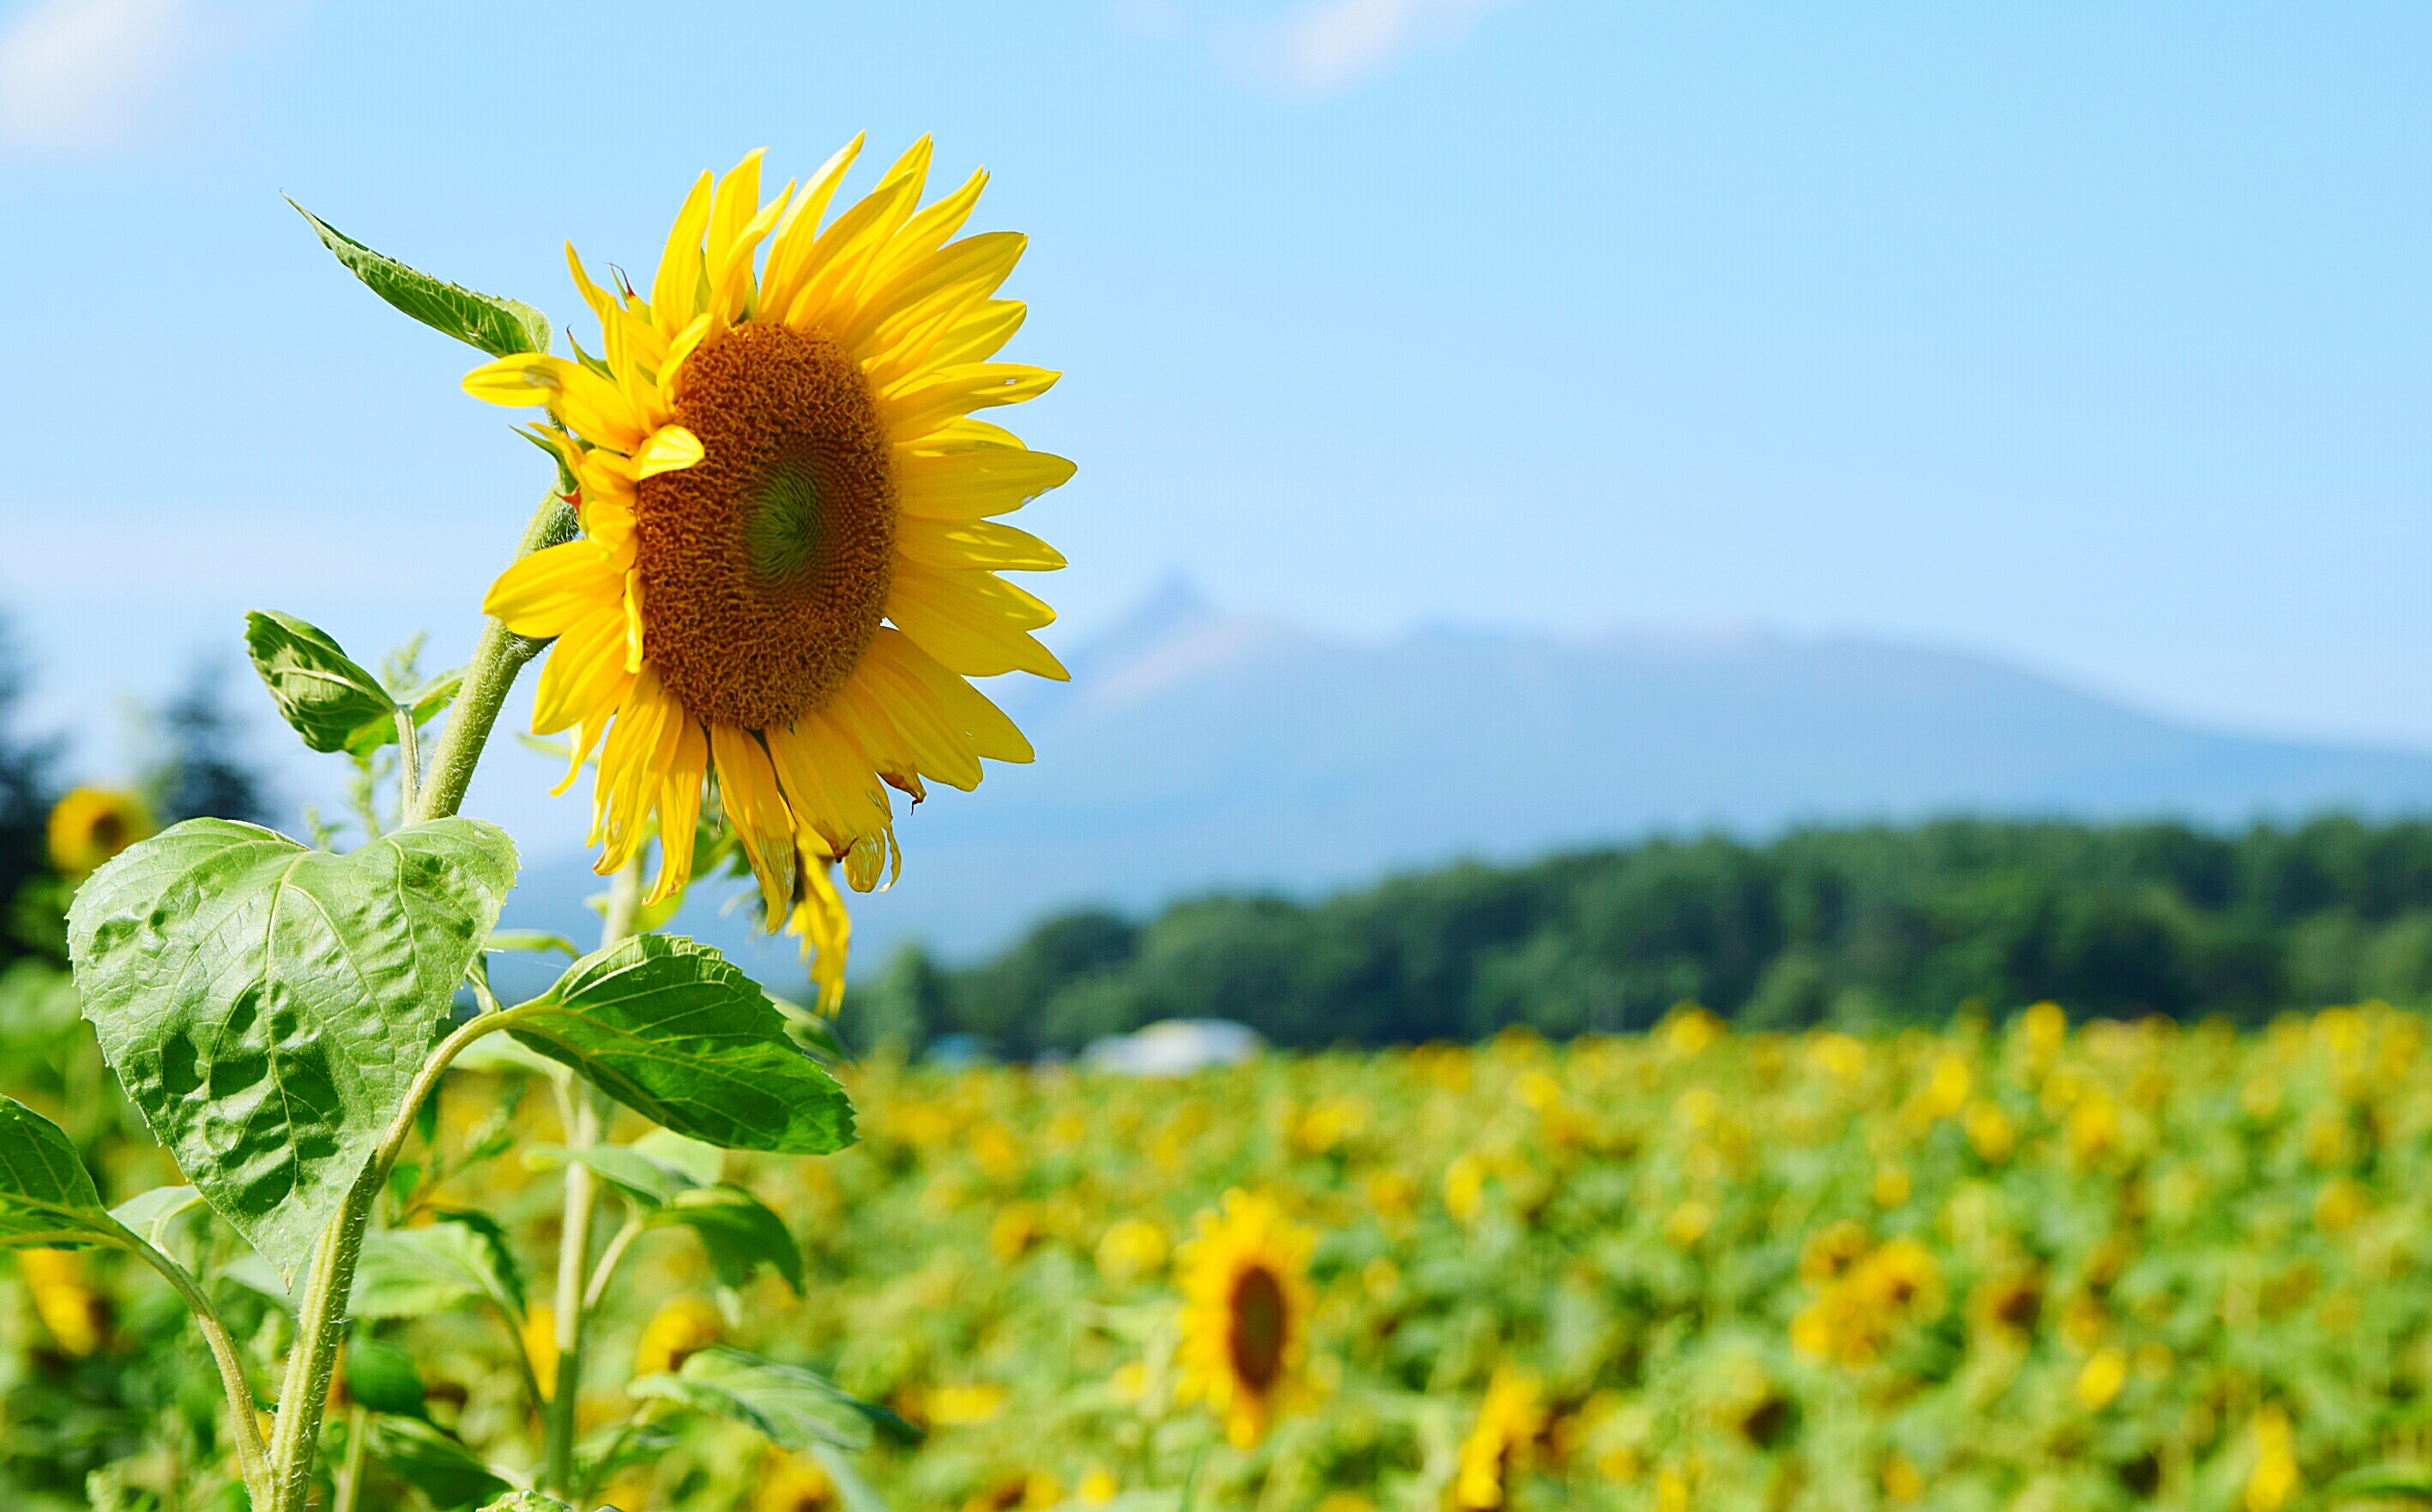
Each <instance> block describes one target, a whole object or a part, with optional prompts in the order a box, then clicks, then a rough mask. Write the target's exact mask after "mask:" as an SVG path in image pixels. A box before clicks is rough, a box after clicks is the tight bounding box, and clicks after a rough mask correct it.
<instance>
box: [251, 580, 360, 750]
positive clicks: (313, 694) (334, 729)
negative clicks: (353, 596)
mask: <svg viewBox="0 0 2432 1512" xmlns="http://www.w3.org/2000/svg"><path fill="white" fill-rule="evenodd" d="M245 650H246V651H247V652H249V653H250V654H251V655H252V657H253V669H254V670H255V671H257V672H259V673H261V674H262V682H263V684H264V685H265V686H267V687H268V688H269V689H270V697H271V698H272V700H273V701H275V702H276V703H277V704H278V705H279V714H280V715H282V716H283V717H284V718H285V719H286V721H287V722H288V723H289V724H290V725H293V726H294V727H295V728H296V733H297V734H299V735H301V736H303V737H304V744H305V745H307V746H310V747H311V748H312V749H314V750H317V751H338V750H351V751H354V752H356V753H357V754H363V753H367V752H370V751H375V750H378V749H380V747H382V746H384V745H387V744H388V743H390V742H391V741H394V740H396V739H397V700H395V699H394V698H391V697H389V696H388V690H387V689H385V688H383V687H381V686H380V679H378V678H376V677H374V676H372V675H371V673H369V672H367V671H365V670H364V669H363V667H362V666H361V665H360V664H357V663H356V662H355V661H353V660H352V659H351V658H349V657H348V656H347V655H346V652H345V651H344V650H343V649H341V648H340V647H339V646H338V643H337V642H336V641H334V640H331V639H330V638H329V635H328V634H326V633H324V632H323V631H322V630H318V629H316V628H314V627H313V626H311V625H308V624H306V623H305V622H304V621H302V620H300V619H297V618H296V616H294V615H293V614H281V613H275V612H273V611H270V610H265V609H257V610H253V611H251V612H250V613H247V614H246V615H245Z"/></svg>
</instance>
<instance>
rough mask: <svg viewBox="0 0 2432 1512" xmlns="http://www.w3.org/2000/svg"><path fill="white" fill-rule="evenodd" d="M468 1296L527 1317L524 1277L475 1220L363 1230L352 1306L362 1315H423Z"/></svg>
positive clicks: (509, 1314)
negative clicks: (478, 1227)
mask: <svg viewBox="0 0 2432 1512" xmlns="http://www.w3.org/2000/svg"><path fill="white" fill-rule="evenodd" d="M465 1302H487V1303H489V1304H491V1305H494V1306H496V1307H497V1308H498V1310H499V1311H500V1312H502V1313H504V1314H506V1315H507V1317H508V1318H510V1319H521V1318H522V1317H523V1312H524V1296H523V1284H522V1279H521V1277H520V1276H519V1275H518V1274H517V1273H516V1271H515V1263H514V1260H513V1258H512V1256H509V1255H506V1254H504V1253H503V1252H502V1249H501V1247H500V1246H499V1245H498V1244H497V1243H496V1241H494V1240H493V1239H492V1238H491V1237H490V1236H489V1235H485V1234H482V1233H481V1232H480V1231H479V1230H477V1229H476V1228H474V1227H473V1226H472V1225H470V1224H465V1223H431V1224H426V1225H424V1226H422V1227H420V1228H412V1229H375V1230H373V1231H372V1232H371V1233H369V1234H366V1235H363V1259H362V1262H361V1264H360V1265H359V1266H358V1268H357V1269H356V1271H355V1298H354V1304H353V1307H352V1309H351V1310H352V1312H353V1313H354V1315H355V1316H356V1317H357V1318H375V1319H377V1318H424V1317H428V1316H429V1315H431V1314H432V1313H436V1312H444V1311H446V1310H447V1309H448V1308H450V1307H455V1306H460V1305H462V1304H463V1303H465Z"/></svg>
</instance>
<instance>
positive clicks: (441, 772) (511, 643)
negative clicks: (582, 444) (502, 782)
mask: <svg viewBox="0 0 2432 1512" xmlns="http://www.w3.org/2000/svg"><path fill="white" fill-rule="evenodd" d="M573 522H574V512H573V511H572V510H571V509H570V508H568V507H567V505H566V500H565V499H563V498H561V497H559V496H557V495H556V494H554V493H552V494H550V495H549V496H548V497H547V498H545V499H543V500H541V504H540V508H539V509H537V510H535V511H533V512H532V523H531V524H529V525H527V526H525V527H524V538H523V542H522V544H521V545H520V546H517V547H516V549H515V560H516V561H518V562H520V561H522V560H523V559H524V558H525V557H528V556H530V555H532V553H533V552H535V551H538V550H540V549H541V548H542V547H543V546H550V545H553V544H555V543H557V542H560V541H564V540H566V539H568V538H569V537H570V535H571V532H572V526H573ZM547 644H548V643H547V642H545V641H534V640H528V639H526V638H525V637H523V636H521V635H517V634H516V633H515V632H514V631H513V630H509V629H507V627H506V624H505V622H503V621H501V620H499V619H498V618H496V617H493V618H491V619H489V620H488V621H486V622H485V623H484V624H483V625H482V627H481V644H480V645H478V646H476V647H474V648H473V660H472V663H471V664H469V665H467V666H466V667H465V669H464V686H463V687H462V688H460V689H458V690H457V694H456V707H455V709H454V710H453V711H452V712H450V714H448V728H447V729H446V730H445V731H443V732H442V733H441V734H440V737H439V749H438V750H436V751H435V752H433V753H432V754H431V770H430V772H429V774H428V775H426V776H425V777H424V779H423V781H422V783H421V790H420V792H419V793H418V794H417V795H416V798H417V800H418V801H416V803H415V804H414V811H413V818H414V822H416V823H419V822H421V821H423V820H426V819H441V818H446V817H447V816H448V815H451V814H453V813H455V812H456V810H457V809H458V808H459V807H461V806H462V805H463V803H464V789H465V788H467V787H468V786H470V785H471V784H472V781H473V768H474V767H475V766H477V765H479V764H480V763H481V749H482V748H483V747H485V746H487V745H488V744H489V741H490V729H491V727H492V726H493V725H496V724H497V723H498V709H499V707H500V706H501V705H503V704H504V703H505V702H506V701H507V690H508V689H509V688H512V687H514V686H515V678H516V676H517V674H519V673H521V672H522V671H523V669H524V664H525V663H527V662H529V661H531V660H532V658H533V657H535V656H538V655H539V654H540V653H541V648H542V647H544V646H545V645H547Z"/></svg>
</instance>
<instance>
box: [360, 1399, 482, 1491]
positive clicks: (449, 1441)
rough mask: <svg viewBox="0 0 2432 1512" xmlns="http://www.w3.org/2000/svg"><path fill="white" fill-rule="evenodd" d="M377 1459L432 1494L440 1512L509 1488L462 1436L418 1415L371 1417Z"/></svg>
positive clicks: (372, 1447)
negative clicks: (450, 1432) (437, 1426)
mask: <svg viewBox="0 0 2432 1512" xmlns="http://www.w3.org/2000/svg"><path fill="white" fill-rule="evenodd" d="M368 1444H369V1447H370V1451H371V1456H372V1458H373V1459H375V1460H378V1461H379V1462H380V1464H381V1465H382V1466H385V1467H386V1468H387V1469H388V1470H390V1471H392V1472H393V1473H394V1474H396V1476H397V1479H399V1480H401V1481H403V1482H405V1483H406V1484H407V1485H408V1486H411V1487H414V1489H415V1490H417V1491H419V1492H421V1493H422V1494H423V1495H424V1496H425V1497H427V1498H429V1499H430V1502H431V1505H432V1506H434V1507H436V1508H438V1509H439V1512H452V1509H453V1508H456V1507H468V1506H473V1505H475V1504H479V1503H481V1502H486V1501H488V1500H489V1499H490V1498H492V1497H495V1496H497V1495H498V1493H499V1492H500V1491H503V1490H505V1489H507V1483H506V1481H505V1480H504V1479H503V1478H502V1477H500V1476H499V1475H498V1472H497V1471H495V1470H491V1469H490V1467H489V1466H487V1465H485V1464H483V1463H482V1462H481V1455H479V1454H476V1453H473V1452H472V1451H471V1450H469V1449H467V1448H465V1447H464V1443H463V1441H462V1440H460V1439H458V1438H457V1437H456V1436H453V1435H451V1434H449V1433H447V1432H446V1431H444V1430H442V1429H439V1428H435V1427H433V1426H431V1424H430V1423H427V1422H424V1421H423V1420H420V1419H418V1418H404V1417H391V1416H382V1417H378V1418H374V1419H373V1420H371V1427H370V1433H369V1438H368Z"/></svg>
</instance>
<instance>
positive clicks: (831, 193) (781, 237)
mask: <svg viewBox="0 0 2432 1512" xmlns="http://www.w3.org/2000/svg"><path fill="white" fill-rule="evenodd" d="M868 135H869V133H867V132H864V133H862V134H861V135H858V136H855V137H854V138H853V140H852V141H851V142H848V143H845V144H844V145H843V146H842V147H841V148H839V149H838V150H837V152H836V156H835V157H833V158H830V159H829V160H827V161H826V162H824V163H822V164H820V165H819V172H818V173H815V174H813V175H812V176H811V178H810V182H809V183H807V184H805V185H803V186H802V193H800V194H797V195H795V196H794V202H793V203H792V204H791V205H788V206H787V207H785V216H784V218H783V219H781V220H780V221H779V222H778V223H777V229H776V231H775V232H774V233H773V237H774V239H773V240H772V241H771V242H770V243H769V244H768V267H767V269H766V270H764V271H763V273H762V275H761V278H760V308H761V310H763V311H768V312H770V313H772V314H774V315H775V316H777V317H779V318H783V317H784V315H785V309H786V307H787V306H788V305H791V304H792V303H793V302H794V295H795V294H799V293H800V292H801V291H802V270H803V267H804V264H805V261H806V260H807V259H808V258H809V257H810V253H811V247H812V244H814V243H816V242H817V241H818V240H819V218H820V217H821V216H823V215H825V214H826V213H827V210H828V201H829V200H831V199H833V198H835V197H836V186H837V185H839V184H841V183H843V182H844V176H845V170H846V169H848V168H851V167H852V166H853V160H854V159H855V158H857V157H859V156H861V144H862V143H863V142H864V141H865V140H867V138H868Z"/></svg>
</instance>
